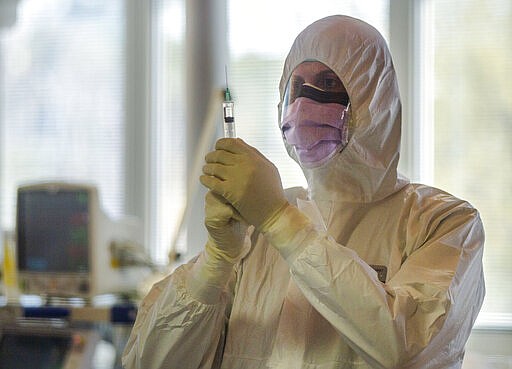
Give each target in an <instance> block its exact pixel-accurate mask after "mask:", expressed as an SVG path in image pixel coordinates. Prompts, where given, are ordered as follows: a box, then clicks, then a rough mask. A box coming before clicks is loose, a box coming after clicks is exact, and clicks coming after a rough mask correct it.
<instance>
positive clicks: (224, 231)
mask: <svg viewBox="0 0 512 369" xmlns="http://www.w3.org/2000/svg"><path fill="white" fill-rule="evenodd" d="M204 223H205V226H206V229H207V230H208V241H209V242H208V243H207V244H206V252H207V253H208V256H209V258H210V259H213V260H215V259H219V258H220V259H222V260H224V261H227V262H228V263H230V264H234V263H236V262H237V261H238V258H239V257H240V254H241V253H242V247H243V245H244V239H245V234H246V232H247V224H246V223H245V221H243V220H242V219H241V217H240V214H238V212H237V211H236V210H235V209H234V208H233V207H232V206H231V205H230V204H229V203H227V201H226V200H225V199H223V198H222V197H220V196H219V195H216V194H214V193H213V192H211V191H208V193H207V194H206V198H205V221H204Z"/></svg>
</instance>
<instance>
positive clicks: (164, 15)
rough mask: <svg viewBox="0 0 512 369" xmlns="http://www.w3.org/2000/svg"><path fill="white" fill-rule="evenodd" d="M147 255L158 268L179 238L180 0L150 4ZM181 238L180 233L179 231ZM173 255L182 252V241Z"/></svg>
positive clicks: (182, 179) (182, 186) (182, 153)
mask: <svg viewBox="0 0 512 369" xmlns="http://www.w3.org/2000/svg"><path fill="white" fill-rule="evenodd" d="M153 29H154V30H155V32H154V39H153V50H154V51H153V57H152V65H153V77H152V85H153V86H152V91H153V94H152V96H153V101H152V112H153V118H152V133H151V142H152V150H151V151H152V160H151V162H152V164H153V165H154V167H153V170H152V171H151V173H152V176H153V185H152V189H151V202H152V206H151V211H152V216H151V217H152V227H153V228H152V229H151V231H150V239H151V241H152V242H151V244H152V245H153V248H152V256H153V257H154V259H155V260H156V261H157V262H158V263H161V264H165V263H167V262H168V255H167V254H168V252H169V248H170V246H171V244H172V243H174V239H175V238H177V237H178V227H179V225H180V222H181V219H182V217H183V212H184V210H185V204H186V199H187V193H186V178H187V168H186V153H187V148H186V144H185V142H186V125H185V123H184V122H185V99H184V96H185V87H184V85H183V84H184V81H185V78H184V74H185V60H184V55H185V45H184V44H185V2H184V1H183V0H156V1H154V2H153ZM180 235H183V233H180ZM179 241H180V242H179V243H176V244H175V245H174V246H176V251H178V252H184V251H185V245H184V240H182V239H179Z"/></svg>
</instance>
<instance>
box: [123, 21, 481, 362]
mask: <svg viewBox="0 0 512 369" xmlns="http://www.w3.org/2000/svg"><path fill="white" fill-rule="evenodd" d="M305 60H318V61H320V62H322V63H324V64H325V65H327V66H328V67H330V68H331V69H332V70H333V71H335V72H336V73H337V74H338V76H339V77H340V79H341V80H342V81H343V83H344V84H345V87H346V89H347V92H348V94H349V96H350V100H351V109H352V110H351V123H350V124H351V132H350V140H349V143H348V145H347V146H346V147H345V149H344V150H343V151H342V152H341V153H339V154H337V155H336V156H334V157H333V158H332V159H331V161H330V162H328V163H327V164H326V165H324V166H322V167H319V168H315V169H304V173H305V175H306V178H307V182H308V186H309V188H308V191H305V190H302V189H297V188H295V189H291V190H288V191H287V196H288V199H289V201H290V203H291V204H294V205H296V206H297V207H298V209H300V212H301V214H305V215H307V217H308V218H307V219H308V222H307V224H301V226H300V228H299V229H297V227H295V219H296V213H294V212H297V211H299V210H297V208H295V207H293V208H292V207H290V209H288V210H287V211H285V212H284V213H283V214H282V215H281V216H280V217H279V219H278V220H277V221H276V223H275V224H274V226H273V227H272V229H271V230H270V231H269V232H267V233H265V234H259V233H258V232H256V231H255V232H254V233H252V235H249V236H250V237H249V236H248V237H247V239H246V240H247V242H246V243H247V244H246V246H247V252H246V254H245V256H244V257H243V259H242V260H241V261H240V262H239V263H237V264H236V265H235V267H234V268H233V274H232V278H231V279H230V282H229V283H228V284H227V285H226V287H224V288H223V286H211V285H208V281H201V276H200V275H199V274H198V273H197V269H195V268H194V265H195V264H197V263H198V262H200V260H201V258H202V257H203V254H201V255H199V257H198V258H195V259H194V260H192V261H191V262H189V263H188V264H186V265H183V266H181V267H179V268H178V269H177V270H176V271H175V272H174V273H173V274H172V275H170V276H168V277H167V278H165V279H164V280H162V281H161V282H159V283H157V284H156V285H155V286H154V287H153V289H152V290H151V292H150V293H149V294H148V296H147V297H146V298H145V299H144V301H143V302H142V304H141V306H140V309H139V314H138V317H137V321H136V323H135V326H134V328H133V331H132V334H131V337H130V339H129V341H128V344H127V346H126V349H125V353H124V358H123V363H124V365H125V368H126V369H134V368H139V369H153V368H155V369H156V368H162V369H163V368H169V369H198V368H206V369H210V368H223V369H264V368H294V369H299V368H302V369H306V368H307V369H334V368H422V369H434V368H435V369H441V368H442V369H448V368H450V369H452V368H460V367H461V363H462V359H463V355H464V346H465V343H466V340H467V338H468V336H469V334H470V331H471V328H472V326H473V323H474V321H475V318H476V316H477V314H478V312H479V309H480V306H481V303H482V300H483V297H484V290H485V289H484V281H483V273H482V253H483V242H484V232H483V228H482V223H481V220H480V217H479V214H478V212H477V211H476V210H475V209H474V208H473V207H472V206H471V205H470V204H468V203H467V202H465V201H463V200H459V199H457V198H455V197H453V196H451V195H450V194H447V193H445V192H443V191H441V190H438V189H435V188H432V187H428V186H425V185H420V184H411V183H408V182H407V181H406V180H404V179H400V177H399V176H398V175H397V163H398V158H399V146H400V124H401V104H400V98H399V92H398V84H397V80H396V75H395V72H394V69H393V65H392V61H391V57H390V54H389V51H388V49H387V46H386V44H385V41H384V40H383V39H382V37H381V36H380V35H379V34H378V32H377V31H376V30H374V29H373V28H372V27H370V26H368V25H367V24H365V23H364V22H361V21H359V20H356V19H353V18H349V17H344V16H333V17H328V18H324V19H322V20H319V21H317V22H315V23H313V24H312V25H310V26H309V27H308V28H306V29H305V30H304V31H303V32H302V33H301V34H300V35H299V36H298V37H297V39H296V41H295V43H294V45H293V46H292V49H291V51H290V53H289V55H288V57H287V59H286V62H285V66H284V71H283V76H282V80H281V84H280V91H281V101H282V98H283V94H284V90H285V87H286V83H287V81H288V78H289V76H290V74H291V73H292V71H293V70H294V68H295V67H296V66H297V65H298V64H299V63H301V62H303V61H305ZM288 149H289V152H290V154H291V155H292V156H294V155H295V154H294V152H293V150H292V149H290V148H289V147H288ZM294 227H295V228H294ZM290 229H292V230H295V234H294V235H293V237H285V239H286V241H285V242H278V241H276V242H273V241H272V240H276V239H277V240H279V238H280V233H282V232H285V233H286V232H287V231H289V230H290ZM269 240H271V241H272V243H271V242H269Z"/></svg>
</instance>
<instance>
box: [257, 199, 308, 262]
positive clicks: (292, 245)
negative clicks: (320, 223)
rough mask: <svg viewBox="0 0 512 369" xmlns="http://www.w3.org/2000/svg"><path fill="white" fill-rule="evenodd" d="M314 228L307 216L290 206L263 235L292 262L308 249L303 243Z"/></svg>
mask: <svg viewBox="0 0 512 369" xmlns="http://www.w3.org/2000/svg"><path fill="white" fill-rule="evenodd" d="M313 228H314V225H313V224H312V223H311V221H310V220H309V218H308V217H307V216H306V215H304V214H303V213H302V212H301V211H300V210H299V209H297V208H296V207H295V206H292V205H289V204H288V206H286V207H285V208H284V209H283V210H282V211H281V212H280V214H279V217H277V218H276V219H274V221H273V222H272V223H271V224H269V225H268V227H267V229H266V231H264V232H263V233H264V235H265V237H266V238H267V239H268V241H269V242H270V243H271V244H272V245H273V246H274V247H275V248H276V249H277V250H278V251H279V253H280V254H281V255H282V256H283V257H284V258H285V259H286V260H288V261H291V260H293V259H295V258H296V256H297V255H298V254H299V253H300V252H301V251H302V249H304V248H305V247H306V245H305V244H304V243H303V242H302V241H303V240H304V239H305V238H306V237H307V235H308V234H309V232H310V231H311V229H313Z"/></svg>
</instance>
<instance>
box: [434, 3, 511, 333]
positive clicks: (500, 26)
mask: <svg viewBox="0 0 512 369" xmlns="http://www.w3.org/2000/svg"><path fill="white" fill-rule="evenodd" d="M428 26H429V27H431V30H432V31H433V33H432V36H433V37H431V44H430V45H426V50H431V51H432V54H431V55H430V56H427V57H429V58H431V59H432V63H431V65H432V69H431V70H430V73H431V76H432V81H434V82H433V84H432V85H431V90H427V91H425V93H426V94H427V95H428V96H431V99H432V106H433V126H432V129H433V131H432V133H433V134H432V137H433V142H434V145H433V146H432V147H431V150H432V151H431V153H430V157H431V159H432V164H433V165H432V168H433V172H432V177H433V184H434V185H435V186H437V187H440V188H442V189H445V190H447V191H449V192H451V193H453V194H455V195H456V196H458V197H461V198H464V199H467V200H468V201H469V202H471V203H472V204H473V205H474V206H475V207H476V208H477V209H478V210H479V211H480V214H481V217H482V220H483V223H484V227H485V232H486V242H485V251H484V270H485V278H486V288H487V294H486V298H485V302H484V306H483V308H482V312H481V314H480V317H479V323H481V324H485V325H491V326H500V327H503V326H508V327H512V289H511V288H510V281H511V280H512V268H511V267H510V265H511V264H512V248H511V247H510V245H511V243H512V231H511V230H512V170H511V168H512V166H511V162H512V149H511V145H510V142H511V141H512V128H511V127H512V126H511V123H512V77H511V76H512V50H511V48H510V45H512V7H511V5H510V1H508V0H485V1H484V0H450V1H448V0H435V1H433V4H432V8H431V18H430V23H429V24H428Z"/></svg>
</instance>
